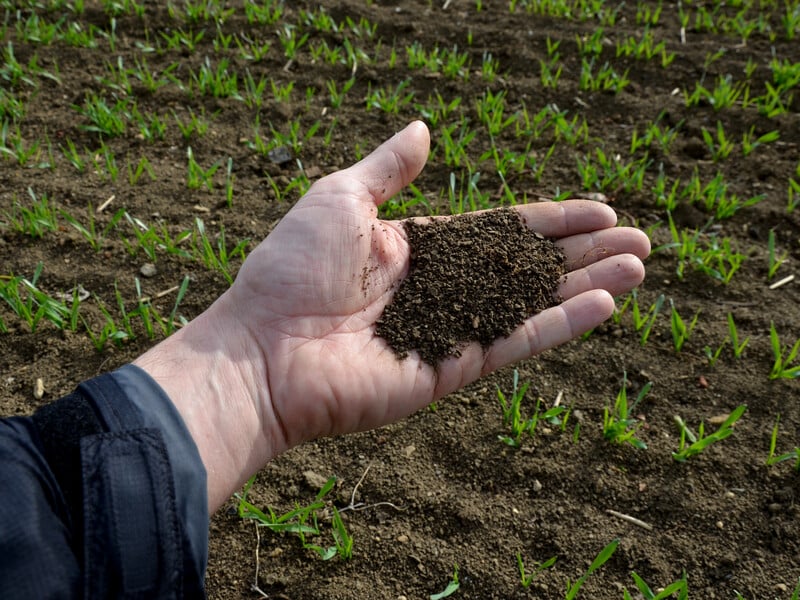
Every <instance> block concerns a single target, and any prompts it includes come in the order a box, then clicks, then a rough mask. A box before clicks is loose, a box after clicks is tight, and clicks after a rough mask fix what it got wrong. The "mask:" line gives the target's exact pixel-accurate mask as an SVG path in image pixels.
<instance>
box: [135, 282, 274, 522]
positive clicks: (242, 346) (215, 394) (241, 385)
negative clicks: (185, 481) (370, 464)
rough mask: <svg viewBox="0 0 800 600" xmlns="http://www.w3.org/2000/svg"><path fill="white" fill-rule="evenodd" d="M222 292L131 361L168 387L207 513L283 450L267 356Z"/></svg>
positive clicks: (165, 388) (167, 391) (165, 387)
mask: <svg viewBox="0 0 800 600" xmlns="http://www.w3.org/2000/svg"><path fill="white" fill-rule="evenodd" d="M227 302H228V298H227V295H223V296H222V297H221V298H220V299H218V300H217V301H216V302H215V303H214V305H213V306H212V307H210V308H209V309H208V310H207V311H206V312H204V313H203V314H201V315H200V316H198V317H197V318H196V319H194V320H193V321H192V322H191V323H189V324H188V325H187V326H186V327H184V328H183V329H181V330H180V331H178V332H176V333H175V334H173V335H172V336H170V337H169V338H167V339H166V340H164V341H163V342H161V343H160V344H158V345H157V346H155V347H153V348H152V349H151V350H149V351H148V352H146V353H145V354H143V355H142V356H141V357H139V358H138V359H136V360H135V361H134V364H135V365H137V366H139V367H140V368H142V369H143V370H144V371H146V372H147V373H148V374H149V375H150V376H151V377H152V378H153V379H154V380H155V381H156V382H157V383H158V384H159V385H160V386H161V387H162V388H163V389H164V391H165V392H166V393H167V395H168V396H169V397H170V399H171V400H172V402H173V404H174V405H175V407H176V408H177V410H178V412H179V413H180V414H181V417H182V418H183V420H184V422H185V423H186V426H187V428H188V429H189V432H190V433H191V435H192V438H193V439H194V441H195V443H196V444H197V447H198V450H199V452H200V456H201V458H202V460H203V464H204V465H205V468H206V472H207V481H208V503H209V510H210V512H214V511H215V510H216V509H217V508H219V507H220V506H221V505H222V503H224V502H225V501H226V500H227V499H228V498H230V496H231V495H232V494H233V493H234V492H235V491H236V490H237V489H239V488H241V486H242V485H243V484H244V482H245V481H246V480H247V478H248V477H250V475H252V474H253V473H255V472H256V471H257V470H258V469H260V468H262V467H263V466H264V465H265V464H266V463H267V462H268V461H269V460H270V459H271V458H273V457H274V456H276V455H277V454H279V453H280V452H281V451H283V450H284V449H285V443H284V440H283V438H282V436H280V435H279V434H276V432H280V431H281V429H280V427H279V424H278V423H276V420H275V417H274V415H273V414H271V413H268V412H267V408H265V407H270V406H271V404H270V401H269V389H268V385H267V381H268V378H267V373H266V367H265V365H266V364H267V362H266V360H265V359H264V357H263V356H261V355H260V350H259V349H258V345H257V344H255V343H252V342H251V340H250V338H249V335H250V334H249V333H248V332H247V331H246V329H245V328H244V327H241V325H240V324H239V323H238V322H237V320H236V318H235V316H232V315H235V314H236V311H231V310H230V309H226V308H225V307H226V303H227Z"/></svg>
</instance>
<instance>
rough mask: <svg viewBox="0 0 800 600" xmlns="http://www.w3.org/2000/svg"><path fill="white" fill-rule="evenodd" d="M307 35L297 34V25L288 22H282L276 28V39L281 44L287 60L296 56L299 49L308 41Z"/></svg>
mask: <svg viewBox="0 0 800 600" xmlns="http://www.w3.org/2000/svg"><path fill="white" fill-rule="evenodd" d="M308 37H309V34H308V33H304V34H303V35H299V34H298V31H297V27H296V26H295V25H292V24H290V23H284V24H283V26H282V27H281V28H280V29H278V40H279V41H280V43H281V46H283V54H284V56H285V57H286V58H288V59H289V60H293V59H294V58H295V57H296V56H297V53H298V52H299V51H300V49H301V48H302V47H303V46H305V45H306V42H308Z"/></svg>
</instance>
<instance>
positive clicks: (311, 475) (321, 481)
mask: <svg viewBox="0 0 800 600" xmlns="http://www.w3.org/2000/svg"><path fill="white" fill-rule="evenodd" d="M303 477H305V480H306V483H307V484H308V485H309V486H310V487H312V488H314V489H317V490H319V489H322V488H323V487H325V484H326V483H328V478H327V477H324V476H322V475H320V474H319V473H316V472H315V471H310V470H309V471H303Z"/></svg>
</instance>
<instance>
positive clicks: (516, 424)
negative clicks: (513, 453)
mask: <svg viewBox="0 0 800 600" xmlns="http://www.w3.org/2000/svg"><path fill="white" fill-rule="evenodd" d="M529 386H530V382H526V383H524V384H522V385H521V386H520V385H519V371H517V370H516V369H514V380H513V389H512V392H511V397H510V398H506V395H505V394H504V393H503V391H502V390H501V389H500V387H499V386H497V399H498V401H499V402H500V407H501V409H502V411H503V424H504V425H508V426H510V427H511V434H512V435H511V436H507V435H498V436H497V439H499V440H500V441H501V442H503V443H505V444H508V445H509V446H511V447H512V448H519V446H520V439H521V438H522V436H523V434H525V433H530V434H531V436H533V435H534V434H535V432H536V427H537V425H538V424H539V421H540V420H541V419H544V420H546V421H547V422H549V423H551V424H553V425H561V419H560V418H559V417H560V415H561V414H562V413H563V412H564V411H565V410H566V408H565V407H563V406H554V407H553V408H550V409H548V410H546V411H544V412H541V398H538V399H537V400H536V407H535V409H534V412H533V415H532V416H531V417H530V418H528V419H524V418H523V417H522V409H521V407H522V400H523V399H524V398H525V394H526V393H527V391H528V387H529Z"/></svg>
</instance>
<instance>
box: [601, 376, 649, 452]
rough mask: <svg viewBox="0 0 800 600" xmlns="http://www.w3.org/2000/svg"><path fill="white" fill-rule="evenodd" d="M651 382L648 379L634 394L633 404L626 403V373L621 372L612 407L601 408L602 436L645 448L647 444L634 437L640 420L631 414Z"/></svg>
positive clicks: (616, 442)
mask: <svg viewBox="0 0 800 600" xmlns="http://www.w3.org/2000/svg"><path fill="white" fill-rule="evenodd" d="M652 387H653V382H652V381H648V382H647V383H646V384H645V385H644V386H643V387H642V389H641V390H639V393H638V394H637V396H636V400H634V401H633V404H630V405H629V404H628V374H627V373H623V374H622V386H621V387H620V389H619V392H617V397H616V399H615V400H614V407H613V408H609V407H608V406H606V407H605V408H604V409H603V437H604V438H605V439H607V440H608V441H610V442H614V443H615V444H625V443H627V444H630V445H631V446H633V447H634V448H639V449H640V450H646V449H647V444H645V443H644V442H643V441H642V440H640V439H639V438H637V437H636V431H637V430H638V429H639V427H640V426H641V422H640V421H639V419H637V418H636V417H634V416H632V413H633V411H634V410H636V407H637V406H638V405H639V402H641V401H642V400H643V399H644V397H645V396H646V395H647V394H648V393H649V392H650V390H651V389H652Z"/></svg>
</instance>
